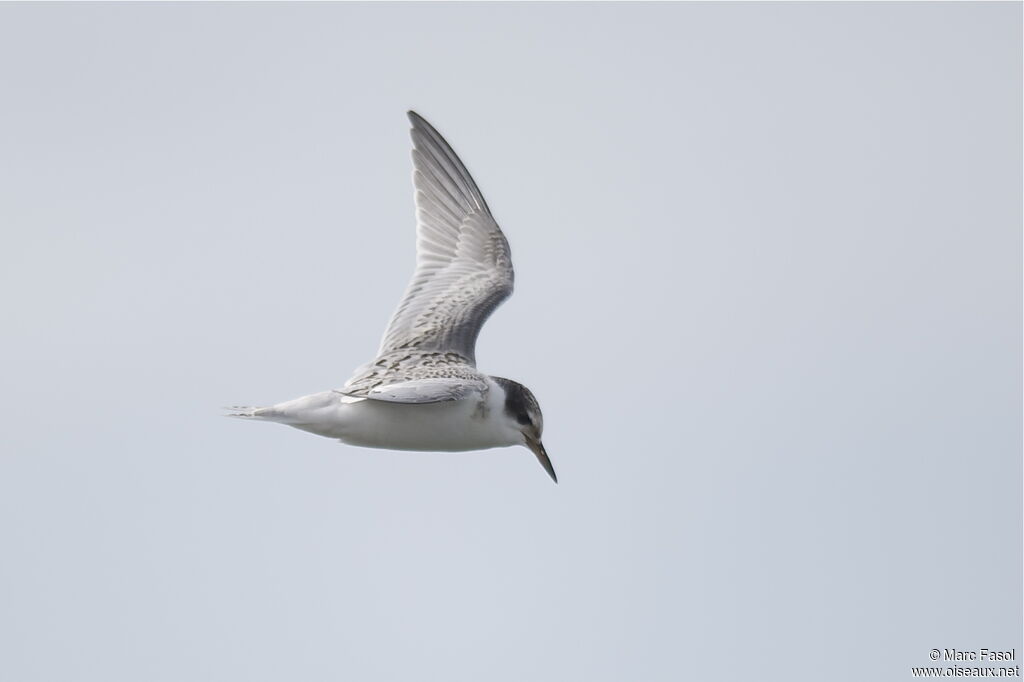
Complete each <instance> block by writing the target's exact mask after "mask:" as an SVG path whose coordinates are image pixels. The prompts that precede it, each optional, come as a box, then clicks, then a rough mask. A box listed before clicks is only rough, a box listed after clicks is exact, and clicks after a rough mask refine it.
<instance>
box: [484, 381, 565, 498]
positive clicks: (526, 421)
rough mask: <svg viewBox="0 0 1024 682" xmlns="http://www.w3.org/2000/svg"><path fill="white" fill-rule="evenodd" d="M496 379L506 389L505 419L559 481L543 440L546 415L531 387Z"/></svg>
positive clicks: (554, 478) (522, 441)
mask: <svg viewBox="0 0 1024 682" xmlns="http://www.w3.org/2000/svg"><path fill="white" fill-rule="evenodd" d="M494 380H495V381H496V382H497V383H498V385H499V386H501V387H502V389H504V391H505V413H504V417H505V420H506V421H507V422H509V424H510V426H511V427H512V428H513V429H514V430H515V431H518V433H519V436H520V442H521V443H522V444H523V445H525V446H526V447H528V448H530V450H531V451H532V452H533V454H535V455H537V460H538V461H539V462H540V464H541V466H543V467H544V470H545V471H547V472H548V475H549V476H551V480H553V481H554V482H555V483H558V477H557V476H555V468H554V467H553V466H551V460H550V459H549V458H548V453H547V452H546V451H545V450H544V444H543V443H542V442H541V435H543V433H544V415H543V414H541V411H540V405H539V404H538V403H537V399H536V398H534V397H533V393H531V392H530V389H528V388H527V387H526V386H523V385H522V384H520V383H518V382H515V381H512V380H510V379H502V378H501V377H494Z"/></svg>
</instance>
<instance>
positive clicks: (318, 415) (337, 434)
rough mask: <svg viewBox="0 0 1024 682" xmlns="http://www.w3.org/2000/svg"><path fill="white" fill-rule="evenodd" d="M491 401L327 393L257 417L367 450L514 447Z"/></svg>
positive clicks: (515, 436)
mask: <svg viewBox="0 0 1024 682" xmlns="http://www.w3.org/2000/svg"><path fill="white" fill-rule="evenodd" d="M492 402H493V400H487V401H486V402H483V403H481V401H480V400H479V399H478V398H476V397H473V398H469V399H466V400H452V401H446V402H439V403H423V404H405V403H392V402H385V401H380V400H359V401H357V402H350V401H349V400H347V399H346V400H343V396H342V395H341V394H340V393H337V392H335V391H326V392H324V393H317V394H314V395H310V396H305V397H303V398H298V399H296V400H292V401H289V402H286V403H281V404H279V405H275V406H274V407H272V408H270V409H268V410H267V411H266V412H265V413H264V414H262V415H260V416H261V417H262V418H264V419H270V420H272V421H277V422H281V423H283V424H288V425H289V426H294V427H295V428H297V429H302V430H303V431H309V432H310V433H315V434H317V435H319V436H326V437H328V438H337V439H338V440H340V441H342V442H343V443H348V444H350V445H360V446H363V447H371V448H388V449H392V450H441V451H460V450H483V449H486V448H494V447H504V446H508V445H516V444H518V442H519V440H518V438H517V435H518V434H513V433H510V432H509V431H508V429H507V427H506V426H505V425H504V422H503V420H500V419H498V418H497V415H495V414H494V412H495V409H497V410H501V409H502V406H500V405H493V404H491V403H492Z"/></svg>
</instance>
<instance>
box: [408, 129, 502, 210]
mask: <svg viewBox="0 0 1024 682" xmlns="http://www.w3.org/2000/svg"><path fill="white" fill-rule="evenodd" d="M408 116H409V120H410V121H411V122H412V125H413V130H414V131H419V132H421V133H422V134H423V135H424V136H425V138H426V139H427V140H429V141H430V142H433V144H434V146H435V149H434V150H432V151H436V152H438V154H437V156H438V157H439V158H442V159H444V160H446V161H447V162H448V164H449V165H450V166H451V168H452V169H453V170H454V171H455V174H456V176H457V177H458V179H460V180H461V181H462V182H463V184H465V186H466V188H467V189H468V190H469V195H470V196H471V197H472V198H473V199H474V200H475V202H476V204H477V206H478V207H479V208H481V209H483V210H484V211H486V212H487V213H490V212H491V210H490V209H489V208H488V207H487V202H486V201H485V200H484V195H483V194H482V193H481V192H480V188H479V187H477V186H476V183H475V182H474V181H473V176H471V175H470V174H469V171H468V170H467V169H466V166H465V165H463V163H462V161H461V160H460V159H459V156H458V154H456V153H455V150H454V149H452V147H451V145H450V144H448V142H447V140H445V139H444V137H442V136H441V133H439V132H437V130H436V129H435V128H434V126H432V125H430V124H429V123H428V122H427V120H426V119H425V118H423V117H422V116H420V115H419V114H417V113H416V112H415V111H410V112H408Z"/></svg>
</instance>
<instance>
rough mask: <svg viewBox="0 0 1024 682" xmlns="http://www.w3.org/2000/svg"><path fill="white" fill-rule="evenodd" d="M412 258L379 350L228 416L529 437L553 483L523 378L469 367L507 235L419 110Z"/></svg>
mask: <svg viewBox="0 0 1024 682" xmlns="http://www.w3.org/2000/svg"><path fill="white" fill-rule="evenodd" d="M408 115H409V120H410V121H411V122H412V131H411V133H412V141H413V151H412V160H413V174H412V177H413V186H414V188H415V202H416V269H415V271H414V273H413V277H412V281H411V282H410V283H409V286H408V288H407V289H406V291H405V295H404V296H403V298H402V301H401V303H400V304H399V306H398V310H397V311H395V314H394V315H393V316H392V318H391V322H390V324H389V325H388V328H387V331H386V332H385V333H384V339H383V340H382V341H381V344H380V348H379V350H378V351H377V357H376V359H374V360H373V361H372V362H369V363H367V364H365V365H363V366H362V367H360V368H359V369H357V370H356V371H355V374H354V375H353V376H352V378H351V379H349V380H348V381H347V382H345V384H344V386H342V387H341V388H338V389H333V390H329V391H323V392H321V393H314V394H312V395H307V396H303V397H301V398H296V399H295V400H289V401H286V402H283V403H278V404H277V405H271V406H269V407H236V408H230V409H232V410H235V411H234V412H233V413H232V414H230V415H229V416H232V417H240V418H243V419H253V420H262V421H270V422H277V423H280V424H287V425H288V426H293V427H295V428H297V429H302V430H303V431H308V432H310V433H314V434H317V435H319V436H326V437H328V438H336V439H338V440H340V441H341V442H343V443H348V444H349V445H358V446H363V447H371V448H387V449H391V450H432V451H446V452H457V451H466V450H483V449H487V448H500V447H507V446H512V445H523V446H526V447H527V448H529V449H530V450H531V451H532V452H533V454H534V455H536V456H537V459H538V460H539V461H540V463H541V465H542V466H543V467H544V470H545V471H547V472H548V475H550V476H551V478H552V480H554V481H555V482H556V483H557V482H558V478H557V476H556V475H555V469H554V467H553V466H552V465H551V460H550V459H549V458H548V455H547V452H546V451H545V450H544V445H543V443H542V442H541V434H542V433H543V431H544V418H543V416H542V414H541V411H540V405H539V404H538V403H537V399H536V398H534V396H533V393H532V392H530V389H528V388H526V387H525V386H523V385H522V384H520V383H517V382H515V381H512V380H510V379H504V378H502V377H496V376H489V375H487V374H483V373H482V372H480V371H479V370H478V369H477V368H476V339H477V336H478V335H479V333H480V328H481V327H482V326H483V324H484V322H485V321H486V320H487V318H488V317H490V315H491V313H493V312H494V310H495V308H497V307H498V306H499V305H500V304H501V303H502V302H503V301H504V300H505V299H507V298H508V297H509V296H510V295H511V294H512V285H513V280H514V275H513V271H512V258H511V253H510V251H509V246H508V241H507V240H506V239H505V235H504V234H503V233H502V231H501V228H499V227H498V223H497V222H495V220H494V216H493V215H492V214H491V211H490V209H489V208H488V207H487V202H486V201H484V197H483V195H482V194H481V193H480V189H479V188H478V187H477V185H476V183H475V182H474V181H473V178H472V177H471V176H470V174H469V171H467V170H466V166H465V165H463V163H462V161H461V160H460V159H459V157H458V156H457V155H456V154H455V151H454V150H453V149H452V148H451V146H450V145H449V144H448V143H447V142H446V141H445V139H444V138H443V137H441V134H440V133H438V132H437V130H435V129H434V127H433V126H431V125H430V124H429V123H427V121H426V120H425V119H423V118H422V117H421V116H419V115H418V114H417V113H416V112H414V111H410V112H409V113H408Z"/></svg>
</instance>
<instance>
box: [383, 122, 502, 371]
mask: <svg viewBox="0 0 1024 682" xmlns="http://www.w3.org/2000/svg"><path fill="white" fill-rule="evenodd" d="M409 120H411V121H412V140H413V145H414V147H413V152H412V159H413V167H414V170H413V175H412V177H413V185H414V186H415V188H416V193H415V196H416V220H417V229H416V235H417V241H416V271H415V273H414V274H413V278H412V282H410V284H409V287H408V288H407V289H406V291H405V297H404V298H403V299H402V302H401V304H400V305H399V306H398V310H397V311H396V312H395V314H394V316H393V317H392V318H391V324H390V325H389V326H388V330H387V332H385V334H384V340H383V341H382V342H381V346H380V350H379V351H378V355H380V356H384V355H387V354H389V353H392V352H394V351H399V350H406V349H417V350H432V351H441V352H453V353H458V354H459V355H461V356H462V357H463V358H465V359H466V361H468V363H469V364H471V365H475V364H476V353H475V347H476V338H477V336H478V335H479V333H480V328H481V327H482V326H483V324H484V322H485V321H486V320H487V318H488V317H489V316H490V314H491V313H492V312H494V309H495V308H497V307H498V305H500V304H501V302H502V301H504V300H505V299H506V298H508V297H509V295H511V293H512V282H513V273H512V258H511V254H510V253H509V248H508V242H507V241H506V240H505V235H504V234H502V233H501V229H500V228H499V227H498V224H497V223H496V222H494V218H493V217H492V216H491V213H490V210H489V209H488V208H487V202H485V201H484V197H483V195H482V194H481V193H480V190H479V189H478V188H477V186H476V183H475V182H473V178H472V177H470V175H469V171H467V170H466V167H465V166H464V165H463V164H462V162H461V161H460V160H459V157H458V156H456V155H455V152H454V151H453V150H452V148H451V147H450V146H449V145H448V143H447V142H445V140H444V138H443V137H441V135H440V133H438V132H437V131H436V130H434V128H433V127H432V126H431V125H430V124H429V123H427V122H426V121H425V120H423V118H421V117H420V116H419V115H418V114H416V113H415V112H413V111H410V112H409Z"/></svg>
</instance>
